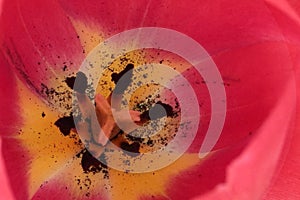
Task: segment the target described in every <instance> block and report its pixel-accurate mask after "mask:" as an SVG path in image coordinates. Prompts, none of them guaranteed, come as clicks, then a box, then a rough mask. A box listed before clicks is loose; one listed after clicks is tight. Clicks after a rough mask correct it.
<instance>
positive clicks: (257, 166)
mask: <svg viewBox="0 0 300 200" xmlns="http://www.w3.org/2000/svg"><path fill="white" fill-rule="evenodd" d="M295 106H296V101H295V85H294V82H293V81H292V82H291V84H289V85H287V88H286V91H285V94H284V95H283V96H282V99H281V100H280V102H279V103H278V104H277V106H276V108H275V109H274V110H273V112H272V114H271V115H270V116H269V117H268V119H267V120H266V121H265V123H264V124H263V126H262V127H261V129H260V131H259V134H258V135H257V137H256V138H255V140H253V141H252V142H251V143H250V145H249V146H247V148H246V149H245V151H244V152H243V153H242V154H241V156H239V157H238V158H237V159H235V160H234V161H233V162H232V164H230V165H229V167H228V169H227V178H226V182H225V183H224V184H220V185H219V186H218V187H216V189H214V190H213V191H211V192H209V193H208V194H206V195H204V196H202V197H199V198H198V199H199V200H200V199H203V200H204V199H241V200H247V199H249V200H253V199H261V198H262V195H263V194H264V192H265V190H266V189H267V187H268V186H269V184H270V181H271V179H272V177H273V173H274V172H275V171H276V168H277V167H278V161H279V158H280V155H281V151H282V150H283V147H284V143H285V141H286V139H287V135H288V133H289V132H290V131H294V126H293V124H294V119H295V118H294V117H295V115H294V114H295V112H294V110H295ZM274 136H276V137H274ZM270 141H272V142H270Z"/></svg>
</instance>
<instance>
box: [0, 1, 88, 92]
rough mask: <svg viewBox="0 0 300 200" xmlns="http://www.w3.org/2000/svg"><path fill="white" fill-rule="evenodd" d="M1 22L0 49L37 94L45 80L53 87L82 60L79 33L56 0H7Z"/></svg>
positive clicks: (45, 82)
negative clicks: (52, 82)
mask: <svg viewBox="0 0 300 200" xmlns="http://www.w3.org/2000/svg"><path fill="white" fill-rule="evenodd" d="M0 25H1V36H2V37H1V51H2V52H3V53H4V55H5V56H6V59H7V61H8V63H9V64H10V65H11V67H12V69H14V70H15V72H16V73H17V74H18V76H19V77H21V79H22V80H23V81H24V82H26V83H27V84H28V86H29V87H31V89H32V91H35V92H36V93H41V89H42V88H41V84H42V83H43V84H45V85H47V86H48V87H51V86H53V84H51V81H54V80H57V78H62V77H63V76H68V75H69V74H71V73H72V72H74V71H75V70H76V69H78V67H79V65H80V63H81V62H82V60H83V56H84V54H83V53H82V51H83V50H82V48H81V44H80V41H79V39H78V38H77V33H76V31H75V30H74V29H73V25H72V23H71V22H70V19H69V18H68V16H66V15H65V13H64V11H63V10H62V9H61V7H60V6H59V5H58V4H57V2H56V1H43V2H41V1H38V0H34V1H30V2H28V1H24V0H12V1H5V2H4V4H3V13H2V16H1V21H0ZM64 66H66V67H67V69H65V70H64Z"/></svg>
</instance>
